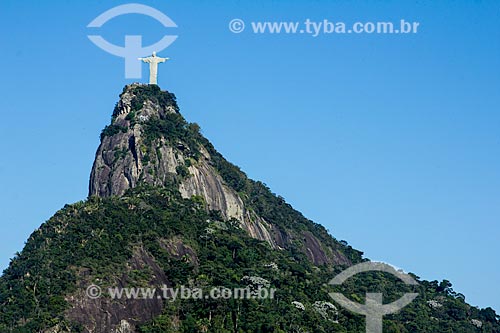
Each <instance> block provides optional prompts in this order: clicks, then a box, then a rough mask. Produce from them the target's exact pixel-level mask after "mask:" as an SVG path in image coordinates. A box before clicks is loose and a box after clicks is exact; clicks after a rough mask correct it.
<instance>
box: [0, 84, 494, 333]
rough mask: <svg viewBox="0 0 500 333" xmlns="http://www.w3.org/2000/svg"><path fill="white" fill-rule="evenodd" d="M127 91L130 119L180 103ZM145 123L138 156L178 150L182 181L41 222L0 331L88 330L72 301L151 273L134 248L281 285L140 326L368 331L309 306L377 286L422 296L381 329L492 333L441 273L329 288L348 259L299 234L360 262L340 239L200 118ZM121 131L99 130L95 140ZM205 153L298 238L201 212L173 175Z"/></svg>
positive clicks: (224, 282) (204, 271) (11, 276)
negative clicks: (311, 250)
mask: <svg viewBox="0 0 500 333" xmlns="http://www.w3.org/2000/svg"><path fill="white" fill-rule="evenodd" d="M132 92H133V94H134V96H135V97H134V98H133V101H132V109H133V110H132V112H131V113H130V114H129V115H127V118H126V120H129V121H131V122H134V121H135V119H136V116H137V115H139V114H140V111H141V108H142V106H143V105H144V102H145V101H146V100H150V101H152V102H153V103H156V104H157V105H158V106H159V107H160V108H161V109H163V110H166V108H167V107H173V108H174V110H176V111H178V107H177V104H176V102H175V96H174V95H173V94H170V93H168V92H162V91H161V90H160V89H159V88H158V87H157V86H156V85H147V86H137V87H134V88H133V90H132ZM117 109H118V108H115V113H117V112H118V111H117ZM115 113H114V114H113V116H114V117H115V116H116V114H115ZM141 126H142V129H143V139H144V142H143V145H142V146H141V147H140V148H139V149H141V152H143V154H144V155H145V159H146V160H145V161H144V162H145V164H146V163H147V162H148V161H149V159H150V158H149V155H150V154H152V155H154V154H155V148H151V147H158V145H159V143H160V142H162V141H164V142H166V143H167V144H169V145H171V146H172V147H175V148H176V150H177V151H178V152H179V154H180V153H181V152H182V154H183V155H184V157H186V159H185V160H186V162H185V165H182V166H179V167H177V170H176V171H177V174H178V177H177V176H176V177H172V178H171V179H166V180H165V184H164V186H163V187H153V186H150V185H147V184H140V185H139V186H138V187H136V188H134V189H132V190H129V191H128V192H127V193H125V195H123V196H122V197H111V198H105V199H103V198H97V197H90V198H89V199H88V200H86V201H83V202H78V203H75V204H73V205H66V206H65V207H64V208H63V209H62V210H60V211H59V212H57V213H56V214H55V215H54V216H53V217H52V218H51V219H50V220H49V221H47V222H46V223H44V224H42V225H41V227H40V228H39V229H37V230H36V231H35V232H33V234H32V235H31V236H30V238H29V239H28V241H27V243H26V245H25V247H24V249H23V250H22V252H21V253H19V254H17V255H16V257H15V258H14V259H12V261H11V263H10V265H9V267H8V268H7V269H6V270H5V272H4V274H3V276H2V277H1V278H0V332H17V333H21V332H22V333H24V332H43V331H44V330H46V329H48V328H51V327H55V326H59V327H60V328H61V329H63V330H65V331H69V330H71V332H84V330H83V326H82V324H81V323H75V322H71V321H70V320H68V317H67V316H66V314H67V313H68V312H67V311H70V309H71V306H72V305H73V304H74V303H72V302H76V301H75V299H76V300H82V298H84V296H83V295H84V292H85V289H86V287H87V286H88V285H90V284H91V283H95V284H98V285H100V286H101V287H103V288H105V287H107V286H118V285H120V286H129V287H145V286H148V285H149V286H151V285H152V283H153V282H152V281H154V279H155V278H157V277H158V272H154V268H153V267H152V266H151V267H149V266H148V267H145V268H137V267H133V265H132V263H133V262H134V261H136V259H137V258H136V257H137V249H141V251H144V253H146V254H147V255H148V256H150V258H152V260H153V261H154V263H155V265H157V266H158V267H159V270H160V271H161V272H162V273H164V275H165V276H166V277H167V279H168V282H169V284H170V285H171V286H172V287H179V286H181V285H188V286H195V287H201V288H203V289H204V290H207V289H210V288H211V287H218V286H224V287H227V288H235V287H238V288H241V287H245V286H246V284H245V282H244V277H245V276H252V277H259V278H261V279H264V280H266V281H268V282H269V284H270V286H271V288H275V289H276V290H277V291H276V296H275V298H274V299H268V300H210V299H203V300H176V301H175V302H165V303H164V307H163V308H162V309H158V310H159V312H161V315H159V316H156V317H155V318H153V319H152V320H150V321H149V322H146V323H143V324H142V325H141V326H140V327H139V331H140V332H142V333H155V332H161V333H165V332H189V333H191V332H193V333H195V332H196V333H197V332H217V333H226V332H227V333H254V332H275V333H284V332H320V333H321V332H364V331H365V322H364V318H363V317H362V316H359V315H354V314H351V313H350V312H348V311H345V310H343V309H341V308H340V307H339V311H338V314H337V315H335V316H334V318H327V317H325V316H324V315H322V314H321V313H320V312H318V311H317V310H315V305H314V304H317V303H316V302H332V303H333V301H332V300H331V299H330V297H329V296H328V293H329V292H332V291H339V292H342V293H343V294H345V295H346V296H348V297H349V298H351V299H352V300H355V301H357V302H363V301H364V298H365V294H366V292H367V291H369V292H383V294H384V300H385V301H386V302H390V301H392V300H395V299H397V298H399V297H400V296H401V295H402V294H403V293H405V292H417V293H419V297H418V298H417V299H416V300H415V301H414V302H412V303H411V304H410V305H409V306H408V307H406V308H404V309H403V310H402V311H401V312H400V313H398V314H395V315H391V316H387V317H386V318H385V320H384V332H389V333H410V332H436V333H441V332H442V333H445V332H446V333H448V332H460V333H468V332H471V333H472V332H491V333H496V332H500V323H499V318H498V316H497V314H496V313H495V311H494V310H492V309H491V308H487V309H478V308H476V307H472V306H470V305H468V304H467V303H466V302H465V297H464V296H463V295H461V294H459V293H456V292H455V291H453V289H452V285H451V283H450V282H449V281H446V280H445V281H442V282H438V281H430V282H429V281H423V280H421V279H420V278H418V277H417V276H414V278H415V279H416V280H417V281H418V282H419V285H418V286H416V287H410V286H407V285H404V284H403V283H402V282H401V281H399V280H396V279H395V278H394V277H392V276H388V275H387V274H384V273H364V274H359V275H357V276H355V277H353V278H351V279H349V280H348V281H347V282H346V283H345V284H344V285H342V286H338V287H335V288H333V287H330V286H328V285H327V283H328V281H329V280H330V279H331V278H333V277H334V276H335V275H336V274H338V273H339V272H341V271H342V270H344V269H345V268H346V267H345V266H343V265H326V264H325V265H320V266H315V265H313V264H312V263H311V262H310V261H309V260H308V258H307V256H306V254H305V251H304V250H303V243H302V241H303V240H302V239H300V238H301V237H303V236H301V235H304V233H310V234H312V235H314V237H315V238H317V239H318V240H319V241H320V242H321V243H322V244H323V245H324V246H325V247H326V248H329V249H330V250H331V251H332V253H329V254H328V255H339V256H342V257H345V258H347V259H348V260H349V261H350V262H352V263H359V262H362V261H363V260H365V259H363V257H362V255H363V253H362V252H360V251H358V250H356V249H353V248H352V247H351V246H349V245H348V244H347V242H345V241H337V240H336V239H335V238H333V237H332V236H331V235H329V234H328V232H327V230H326V229H325V228H324V227H323V226H321V225H319V224H316V223H314V222H312V221H310V220H308V219H307V218H305V217H304V216H303V215H302V214H301V213H300V212H298V211H296V210H294V209H293V208H292V207H291V205H289V204H288V203H286V201H285V200H284V199H283V198H282V197H280V196H277V195H275V194H273V193H272V192H271V191H270V189H269V188H268V187H267V186H266V185H265V184H263V183H262V182H256V181H253V180H251V179H249V178H248V177H247V176H246V175H245V173H243V172H242V171H241V170H240V169H239V168H238V167H237V166H235V165H233V164H231V163H229V162H228V161H226V160H225V159H224V157H223V156H222V155H221V154H220V153H218V152H217V151H216V150H215V148H214V147H213V146H212V144H211V143H210V142H209V141H208V140H207V139H206V138H204V137H203V136H202V135H201V134H200V128H199V126H198V125H197V124H190V123H188V122H186V120H185V119H184V118H183V117H182V116H181V115H180V114H179V113H177V112H173V113H172V112H160V113H159V116H158V117H152V118H150V119H148V120H146V121H145V122H143V123H141ZM126 130H127V129H126V128H123V127H120V126H117V125H110V126H107V127H106V128H105V129H104V130H103V133H102V134H101V140H102V139H103V138H104V137H106V136H112V135H115V134H117V133H120V132H125V131H126ZM148 149H151V150H152V151H148ZM202 150H206V151H207V152H208V153H209V154H210V155H211V159H210V161H209V163H211V165H212V166H213V167H214V169H215V170H216V171H217V172H218V173H219V174H220V176H221V177H222V178H223V179H224V181H225V182H226V183H227V185H228V186H230V187H232V188H233V189H234V190H235V191H237V192H238V193H239V195H240V197H241V199H242V200H243V202H244V203H245V206H246V207H247V209H248V210H249V211H250V213H251V214H255V215H258V216H260V217H262V218H263V219H265V220H266V221H268V222H269V223H271V224H272V225H273V226H274V227H276V228H277V229H279V230H283V231H287V232H290V234H291V235H293V236H295V237H296V239H294V240H293V241H292V242H291V244H289V246H287V248H286V249H281V250H276V249H271V247H270V246H269V244H268V243H266V242H262V241H258V240H256V239H254V238H251V237H250V236H249V235H248V233H247V232H246V231H244V230H242V229H241V228H240V224H239V222H238V221H236V220H229V221H228V220H224V219H223V217H222V215H221V213H220V212H217V211H209V210H208V209H207V203H206V201H205V199H204V198H203V197H201V196H193V197H192V198H190V199H183V198H182V197H181V195H180V193H179V190H178V184H179V181H180V180H182V178H184V177H189V170H188V168H189V167H190V166H191V165H196V164H197V163H201V161H204V160H202V158H203V156H202V154H201V152H202ZM126 154H127V150H126V149H116V150H115V151H114V157H115V159H121V158H123V157H125V156H126ZM156 154H157V155H159V149H158V148H156ZM149 171H151V170H149ZM151 172H152V171H151ZM174 241H175V242H180V244H182V246H184V247H185V248H186V249H189V251H185V252H186V253H181V254H179V255H176V254H175V253H173V252H172V251H170V250H169V247H168V244H170V243H172V242H174ZM169 242H170V243H169ZM160 275H161V274H160ZM72 297H73V298H72ZM72 299H73V301H72ZM293 302H299V303H300V305H296V304H298V303H296V304H294V303H293ZM302 307H303V308H302ZM82 317H83V318H86V317H85V315H82ZM89 320H90V319H89ZM473 320H475V321H478V322H480V323H481V325H482V326H481V327H480V328H479V327H478V326H477V325H478V322H473ZM337 321H338V322H337Z"/></svg>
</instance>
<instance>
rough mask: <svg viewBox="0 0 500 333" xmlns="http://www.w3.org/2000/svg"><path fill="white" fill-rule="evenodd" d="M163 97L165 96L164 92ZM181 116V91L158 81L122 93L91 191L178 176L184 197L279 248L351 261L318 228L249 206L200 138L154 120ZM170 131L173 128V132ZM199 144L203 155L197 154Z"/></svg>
mask: <svg viewBox="0 0 500 333" xmlns="http://www.w3.org/2000/svg"><path fill="white" fill-rule="evenodd" d="M158 96H160V98H159V97H158ZM173 116H179V117H181V116H180V114H179V108H178V106H177V103H176V99H175V96H174V95H173V94H171V93H168V92H160V90H159V88H158V87H157V86H151V85H143V84H132V85H129V86H126V87H125V89H124V91H123V93H122V94H121V95H120V101H119V102H118V103H117V105H116V108H115V110H114V113H113V120H112V123H111V125H110V126H107V127H106V128H105V129H104V131H103V133H102V135H101V144H100V146H99V148H98V150H97V153H96V158H95V162H94V165H93V168H92V172H91V176H90V186H89V195H90V196H100V197H107V196H121V195H123V194H124V193H125V191H126V190H128V189H129V188H134V187H136V186H137V185H138V184H140V183H147V184H151V185H154V186H163V185H164V184H166V182H168V181H170V180H172V179H177V181H178V182H177V183H178V184H179V185H178V189H179V191H180V193H181V195H182V196H183V197H184V198H191V197H193V196H199V197H202V198H203V200H204V201H205V202H206V205H207V208H208V209H210V210H217V211H220V213H221V215H222V216H223V218H224V219H226V220H229V219H236V220H238V221H239V222H240V225H241V227H242V228H243V229H245V230H246V231H247V232H248V233H249V235H251V236H252V237H254V238H256V239H259V240H263V241H266V242H267V243H269V245H270V246H271V247H272V248H274V249H282V248H287V247H288V246H289V245H290V244H292V242H294V241H299V242H301V243H302V244H303V252H304V253H305V254H306V255H307V257H308V258H309V259H310V260H311V262H313V263H315V264H318V265H322V264H329V263H340V264H349V260H347V259H346V258H345V257H343V256H342V255H340V254H338V253H337V254H336V255H335V256H331V254H332V253H334V252H335V251H333V250H332V249H331V248H326V247H325V246H324V245H323V244H322V243H321V241H320V240H319V239H317V238H316V237H315V236H314V235H313V234H312V233H305V234H300V233H291V232H290V230H283V229H280V228H278V227H277V226H276V225H273V224H272V223H271V222H268V221H266V220H265V219H264V218H262V217H261V216H258V215H257V214H256V213H255V212H254V211H253V210H251V209H248V207H246V206H245V204H244V202H243V200H242V199H241V197H240V194H239V193H238V192H237V191H236V190H235V189H233V188H232V187H231V186H229V185H228V184H227V183H226V182H225V181H224V180H223V178H222V177H221V175H220V173H219V172H218V171H217V170H216V169H215V167H214V166H213V163H212V160H213V156H211V155H210V153H209V152H208V151H207V149H205V147H204V146H203V145H201V144H200V143H196V144H195V145H196V147H193V143H192V142H185V141H183V140H182V139H179V138H175V140H172V138H174V137H175V135H174V134H175V133H174V132H175V130H176V128H175V126H170V127H169V126H165V127H162V128H161V129H160V130H161V135H160V136H155V137H153V138H152V137H151V131H155V130H158V128H157V125H156V124H155V123H153V125H152V121H154V120H165V119H168V118H169V117H173ZM169 131H170V132H169ZM193 148H195V149H196V150H197V151H198V152H199V154H198V155H197V156H196V158H193V157H194V151H193V150H194V149H193Z"/></svg>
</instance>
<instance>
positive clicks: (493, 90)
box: [0, 0, 500, 310]
mask: <svg viewBox="0 0 500 333" xmlns="http://www.w3.org/2000/svg"><path fill="white" fill-rule="evenodd" d="M124 3H126V2H121V1H90V0H89V1H78V2H77V1H71V0H66V1H57V0H54V1H49V2H47V1H45V2H40V1H34V0H25V1H17V0H15V1H14V0H2V2H1V4H0V28H1V30H0V45H1V48H2V52H1V54H2V55H1V60H2V61H1V62H0V73H1V74H2V78H1V80H0V91H1V115H2V119H1V121H0V152H1V156H2V157H1V159H0V186H1V188H2V191H0V222H1V226H2V241H1V242H0V266H1V267H3V268H4V267H6V266H7V264H8V262H9V258H11V257H12V256H13V254H14V253H15V252H16V251H20V250H21V249H22V247H23V243H24V242H25V240H26V239H27V238H28V236H29V235H30V233H31V232H32V231H33V230H34V229H35V228H37V227H38V226H39V225H40V224H41V223H42V222H44V221H45V220H47V219H48V218H49V217H50V216H52V215H53V214H54V213H55V212H56V211H57V210H58V209H60V208H62V207H63V206H64V204H66V203H72V202H75V201H78V200H82V199H85V198H86V196H87V187H88V178H89V174H90V169H91V166H92V162H93V159H94V154H95V151H96V148H97V146H98V144H99V139H98V138H99V133H100V131H101V129H102V128H103V127H104V126H105V125H106V124H108V122H109V120H110V116H111V113H112V110H113V107H114V104H115V102H116V101H117V98H118V95H119V93H120V92H121V90H122V88H123V86H124V85H125V84H127V83H130V82H131V81H133V80H125V79H124V75H123V67H124V65H123V59H120V58H117V57H115V56H112V55H110V54H107V53H105V52H104V51H102V50H101V49H99V48H97V47H96V46H95V45H93V44H92V43H91V42H90V41H89V40H88V39H87V37H86V36H87V35H88V34H90V33H95V31H90V29H88V28H87V27H86V26H87V24H88V23H89V22H90V21H91V20H93V19H94V18H95V17H96V16H97V15H99V14H100V13H102V12H103V11H105V10H107V9H109V8H112V7H114V6H116V5H119V4H124ZM142 3H144V4H147V5H150V6H153V7H155V8H157V9H159V10H161V11H162V12H164V13H165V14H167V15H168V16H169V17H170V18H171V19H173V20H174V21H175V22H176V23H177V25H178V28H169V29H165V28H163V27H162V26H161V25H160V24H159V23H158V22H156V21H155V20H154V19H151V18H147V17H144V16H139V15H126V16H121V17H118V18H115V19H113V20H112V21H109V22H108V23H107V24H106V25H105V26H103V27H102V28H101V29H99V31H98V33H99V34H101V35H103V37H104V38H106V39H108V40H109V41H110V42H112V43H115V44H120V43H123V36H124V35H125V34H129V35H133V34H141V35H143V36H144V37H143V38H144V41H145V44H151V43H154V42H156V41H157V40H158V39H159V38H160V37H162V36H163V35H164V34H165V33H168V34H177V35H178V36H179V38H178V40H177V41H176V42H175V43H174V44H173V45H172V46H170V47H169V48H168V49H166V50H165V51H162V52H160V55H162V56H169V57H171V58H172V60H171V61H170V62H168V63H167V64H163V65H161V68H160V78H159V84H160V86H161V87H162V88H163V89H167V90H169V91H171V92H174V93H175V94H176V95H177V97H178V101H179V105H180V107H181V112H182V113H183V114H184V116H185V117H186V118H187V119H188V120H189V121H195V122H197V123H199V124H200V125H201V127H202V129H203V133H204V134H205V136H207V137H208V138H209V139H210V140H211V141H212V142H213V143H214V144H215V146H216V147H217V148H218V149H219V150H220V151H221V152H222V153H223V154H224V155H225V156H226V157H227V158H228V159H229V160H230V161H232V162H233V163H235V164H237V165H239V166H241V167H242V169H243V170H244V171H246V172H247V173H248V175H249V176H250V177H252V178H254V179H258V180H262V181H263V182H265V183H266V184H268V185H269V186H270V187H271V189H272V190H273V191H274V192H276V193H278V194H280V195H282V196H283V197H285V198H286V199H287V200H288V201H289V202H290V203H292V204H293V206H294V207H295V208H297V209H298V210H300V211H302V212H303V213H304V214H305V215H306V216H307V217H309V218H310V219H312V220H314V221H316V222H319V223H321V224H323V225H325V226H326V227H327V228H328V229H329V230H330V231H331V233H332V234H333V235H334V236H335V237H336V238H338V239H345V240H347V241H348V242H349V243H350V244H352V245H353V246H354V247H356V248H358V249H361V250H363V251H365V253H366V256H367V257H369V258H371V259H374V260H383V261H386V262H389V263H391V264H394V265H396V266H399V267H402V268H404V269H405V270H407V271H411V272H415V273H416V274H418V275H419V276H421V277H422V278H425V279H429V280H433V279H437V280H442V279H449V280H451V281H452V283H453V285H454V288H455V290H456V291H458V292H462V293H464V294H465V295H466V297H467V300H468V301H469V302H471V303H472V304H474V305H479V306H482V307H486V306H492V307H494V308H495V309H496V310H500V288H499V286H498V284H497V283H498V281H500V267H499V265H498V262H499V260H498V255H499V253H500V242H499V241H498V239H499V238H500V237H499V236H500V223H499V222H500V4H499V3H498V1H497V0H491V1H488V0H482V1H481V0H476V1H472V0H457V1H431V0H428V1H427V0H420V1H399V0H398V1H396V0H393V1H390V0H387V1H368V0H366V1H356V2H353V1H347V0H338V1H326V0H325V1H321V0H315V1H312V0H309V1H299V0H295V1H286V2H285V1H269V0H256V1H227V0H226V1H187V0H171V1H143V2H142ZM233 18H241V19H243V20H245V21H246V22H251V21H303V20H305V19H307V18H309V19H311V20H316V21H322V20H323V19H328V20H330V21H335V22H338V21H345V22H349V23H353V22H356V21H396V22H398V21H399V20H400V19H405V20H407V21H418V22H420V28H419V33H418V34H414V35H353V34H350V35H322V36H318V37H316V38H314V37H312V36H310V35H307V34H295V35H287V34H275V35H271V34H266V35H256V34H253V33H251V32H250V31H249V29H250V28H249V27H248V24H247V29H246V30H245V31H244V32H242V33H241V34H233V33H231V32H230V31H229V30H228V23H229V21H230V20H231V19H233ZM143 69H144V74H146V67H145V66H144V68H143ZM145 80H146V77H144V78H143V81H145Z"/></svg>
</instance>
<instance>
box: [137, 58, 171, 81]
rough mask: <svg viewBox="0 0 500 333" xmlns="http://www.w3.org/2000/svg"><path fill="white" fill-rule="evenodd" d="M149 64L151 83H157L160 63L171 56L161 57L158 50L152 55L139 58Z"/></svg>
mask: <svg viewBox="0 0 500 333" xmlns="http://www.w3.org/2000/svg"><path fill="white" fill-rule="evenodd" d="M139 60H142V61H144V62H146V63H148V64H149V84H157V82H158V64H159V63H161V62H165V61H167V60H169V58H161V57H157V56H156V52H153V55H152V56H151V57H147V58H139Z"/></svg>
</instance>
